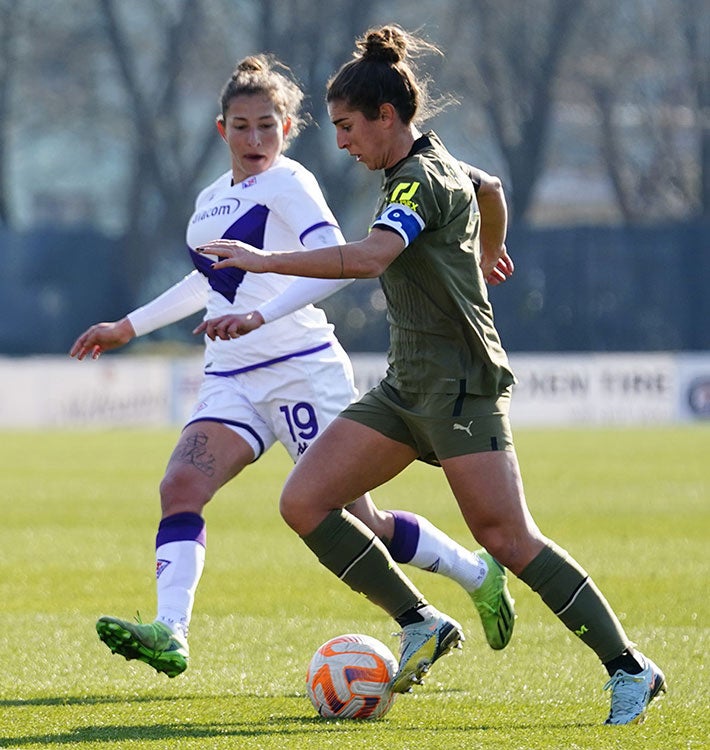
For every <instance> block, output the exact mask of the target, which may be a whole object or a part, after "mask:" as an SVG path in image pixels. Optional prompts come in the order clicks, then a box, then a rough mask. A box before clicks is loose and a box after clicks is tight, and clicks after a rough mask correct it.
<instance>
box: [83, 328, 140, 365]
mask: <svg viewBox="0 0 710 750" xmlns="http://www.w3.org/2000/svg"><path fill="white" fill-rule="evenodd" d="M135 335H136V332H135V330H134V329H133V326H132V325H131V322H130V320H128V318H122V319H121V320H116V321H114V322H113V323H96V325H93V326H91V328H88V329H87V330H86V331H84V333H82V334H81V336H79V338H78V339H77V340H76V341H75V342H74V344H73V346H72V348H71V349H70V350H69V356H70V357H76V358H77V359H79V360H82V359H84V358H85V357H87V356H91V359H98V358H99V357H100V356H101V354H102V353H103V352H107V351H109V350H111V349H118V347H120V346H123V345H124V344H127V343H128V342H129V341H130V340H131V339H132V338H134V337H135Z"/></svg>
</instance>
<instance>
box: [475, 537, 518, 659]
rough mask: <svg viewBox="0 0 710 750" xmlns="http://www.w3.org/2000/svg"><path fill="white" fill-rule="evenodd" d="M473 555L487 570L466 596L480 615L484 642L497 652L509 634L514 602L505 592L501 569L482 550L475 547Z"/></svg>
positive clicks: (507, 641)
mask: <svg viewBox="0 0 710 750" xmlns="http://www.w3.org/2000/svg"><path fill="white" fill-rule="evenodd" d="M477 554H478V556H479V557H480V558H482V559H483V560H485V562H486V564H487V565H488V573H487V574H486V577H485V578H484V579H483V583H482V584H481V585H480V587H479V588H477V589H476V590H475V591H471V592H469V596H470V597H471V599H472V601H473V604H474V606H475V607H476V609H477V610H478V614H479V615H480V617H481V624H482V625H483V632H484V633H485V635H486V640H487V641H488V645H489V646H490V647H491V648H493V649H495V650H496V651H498V650H500V649H502V648H505V647H506V646H507V645H508V644H509V643H510V639H511V638H512V637H513V625H514V624H515V610H514V609H513V605H514V604H515V601H514V600H513V598H512V597H511V596H510V591H508V576H507V574H506V572H505V568H504V567H503V566H502V565H501V564H500V563H499V562H498V561H497V560H496V559H495V558H494V557H493V556H492V555H490V554H489V553H488V552H486V551H485V550H478V552H477Z"/></svg>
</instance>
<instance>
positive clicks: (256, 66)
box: [232, 55, 266, 78]
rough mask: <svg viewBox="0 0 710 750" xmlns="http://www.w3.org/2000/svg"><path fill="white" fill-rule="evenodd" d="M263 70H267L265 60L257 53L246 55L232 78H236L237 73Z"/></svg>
mask: <svg viewBox="0 0 710 750" xmlns="http://www.w3.org/2000/svg"><path fill="white" fill-rule="evenodd" d="M263 70H266V66H265V65H264V62H263V60H262V59H261V58H260V57H259V56H257V55H252V56H251V57H245V58H244V59H243V60H242V61H241V62H240V63H239V65H237V69H236V70H235V71H234V73H233V74H232V78H236V76H237V74H238V73H241V72H245V71H249V72H253V73H258V72H261V71H263Z"/></svg>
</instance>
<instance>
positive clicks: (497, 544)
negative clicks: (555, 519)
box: [476, 527, 543, 573]
mask: <svg viewBox="0 0 710 750" xmlns="http://www.w3.org/2000/svg"><path fill="white" fill-rule="evenodd" d="M476 539H477V540H478V542H479V543H480V544H481V545H482V546H483V547H485V548H486V550H488V552H489V553H490V554H491V555H493V557H495V559H496V560H498V562H499V563H500V564H501V565H504V566H505V567H506V568H508V569H509V570H510V571H512V572H513V573H518V572H520V570H522V569H523V568H524V567H525V565H527V563H528V562H530V560H531V559H532V558H533V557H534V556H535V555H536V554H537V552H539V550H540V549H541V548H542V546H543V542H542V541H541V540H540V539H538V538H536V537H534V536H532V535H530V534H527V533H521V534H516V533H511V532H510V530H509V529H506V528H504V527H503V528H502V527H489V528H486V529H482V530H481V531H480V532H478V533H477V534H476Z"/></svg>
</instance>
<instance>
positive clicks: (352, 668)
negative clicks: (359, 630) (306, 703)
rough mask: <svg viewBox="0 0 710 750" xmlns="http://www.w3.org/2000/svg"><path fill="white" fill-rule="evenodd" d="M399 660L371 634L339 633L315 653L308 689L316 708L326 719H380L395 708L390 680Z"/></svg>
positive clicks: (307, 679) (307, 681)
mask: <svg viewBox="0 0 710 750" xmlns="http://www.w3.org/2000/svg"><path fill="white" fill-rule="evenodd" d="M397 666H398V665H397V660H396V659H395V658H394V656H393V655H392V652H391V651H390V650H389V649H388V648H387V646H385V644H384V643H382V642H381V641H378V640H377V638H372V637H371V636H369V635H356V634H348V635H339V636H337V637H336V638H331V639H330V640H329V641H326V642H325V643H324V644H323V645H322V646H321V647H320V648H319V649H318V650H317V651H316V652H315V654H313V658H312V659H311V663H310V664H309V665H308V672H307V674H306V688H307V690H308V697H309V698H310V699H311V703H312V704H313V707H314V708H315V709H316V711H318V713H319V714H320V715H321V716H323V717H324V718H326V719H377V718H379V717H381V716H384V715H385V714H386V713H387V712H388V711H389V710H390V708H391V707H392V703H393V702H394V699H395V695H396V694H395V693H393V692H392V690H391V689H390V682H391V680H392V677H393V676H394V674H395V673H396V671H397Z"/></svg>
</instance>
